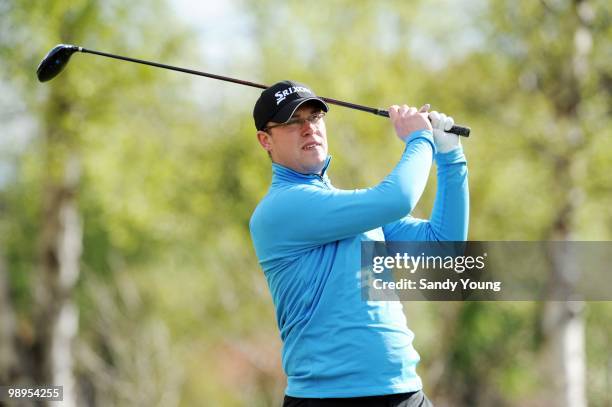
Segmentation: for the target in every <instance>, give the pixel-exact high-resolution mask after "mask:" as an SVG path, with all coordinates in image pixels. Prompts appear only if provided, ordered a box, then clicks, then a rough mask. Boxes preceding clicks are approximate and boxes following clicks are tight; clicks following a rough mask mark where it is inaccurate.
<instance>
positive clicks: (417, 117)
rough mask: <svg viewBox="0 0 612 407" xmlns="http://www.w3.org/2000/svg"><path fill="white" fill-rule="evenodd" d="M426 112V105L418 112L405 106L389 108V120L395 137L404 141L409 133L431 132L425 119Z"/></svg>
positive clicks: (427, 120)
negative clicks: (393, 128)
mask: <svg viewBox="0 0 612 407" xmlns="http://www.w3.org/2000/svg"><path fill="white" fill-rule="evenodd" d="M428 110H429V105H428V104H427V105H424V106H423V107H421V108H420V109H419V110H417V109H416V107H409V106H407V105H402V106H398V105H393V106H391V107H390V108H389V118H390V119H391V122H392V123H393V127H395V132H396V133H397V137H399V138H400V139H401V140H402V141H404V140H406V139H407V138H408V136H409V135H410V134H411V133H413V132H415V131H417V130H429V131H432V127H431V123H430V122H429V119H428V118H427V111H428Z"/></svg>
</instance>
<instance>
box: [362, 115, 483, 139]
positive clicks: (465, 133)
mask: <svg viewBox="0 0 612 407" xmlns="http://www.w3.org/2000/svg"><path fill="white" fill-rule="evenodd" d="M376 110H377V111H376V112H373V113H374V114H377V115H379V116H384V117H389V112H388V111H387V110H384V109H376ZM471 130H472V129H470V128H469V127H466V126H460V125H458V124H455V125H454V126H453V127H451V128H450V130H447V131H446V132H447V133H452V134H456V135H457V136H461V137H470V131H471Z"/></svg>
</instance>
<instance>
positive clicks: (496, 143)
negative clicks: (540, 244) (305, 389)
mask: <svg viewBox="0 0 612 407" xmlns="http://www.w3.org/2000/svg"><path fill="white" fill-rule="evenodd" d="M232 4H233V5H234V7H233V8H232V9H231V10H233V11H232V13H234V14H232V16H230V18H231V19H232V21H238V22H240V24H242V25H243V26H242V25H241V26H240V27H241V30H242V31H241V30H233V31H228V30H223V29H221V28H219V26H216V28H215V27H213V26H211V25H210V23H209V25H205V24H204V23H202V24H200V25H198V24H197V23H195V24H194V22H193V21H192V20H191V21H186V20H185V18H184V17H181V16H180V14H181V13H177V5H176V4H172V3H171V2H165V1H161V0H157V1H155V2H147V4H146V5H145V4H142V3H138V2H136V3H129V2H128V3H126V2H119V1H114V0H113V1H105V2H98V1H93V0H79V1H72V2H68V1H53V2H50V3H49V2H42V3H41V2H31V1H25V0H21V1H17V0H13V1H4V2H0V66H2V70H0V94H1V95H2V96H1V97H0V118H1V119H2V120H1V123H0V384H33V383H62V384H64V385H65V386H66V387H65V389H64V391H65V393H64V394H65V397H66V400H72V402H73V403H74V405H164V406H169V405H186V406H187V405H202V404H206V405H228V406H233V405H236V406H238V405H249V406H253V405H260V406H267V405H278V404H279V403H280V400H281V399H282V393H283V389H284V376H283V373H282V370H281V368H280V360H279V356H280V341H279V338H278V332H277V328H276V325H275V318H274V314H273V309H272V302H271V300H270V296H269V293H268V291H267V285H266V282H265V280H264V279H263V275H262V273H261V271H260V269H259V266H258V264H257V261H256V258H255V255H254V252H253V250H252V248H251V243H250V238H249V234H248V219H249V217H250V214H251V212H252V210H253V209H254V207H255V205H256V204H257V202H258V201H259V199H260V198H261V197H262V196H263V194H264V193H265V191H266V189H267V186H268V183H269V180H270V169H269V161H268V160H267V158H266V157H265V154H264V153H263V152H262V151H260V150H259V149H258V147H257V144H256V141H255V137H254V129H253V125H252V119H251V108H252V105H253V103H254V101H255V100H256V98H257V96H258V93H259V92H258V91H257V90H255V89H249V88H243V87H237V86H235V85H231V84H226V83H221V82H216V81H212V80H207V79H201V78H195V77H194V78H190V77H188V76H186V75H179V74H175V73H171V72H165V71H162V70H156V69H152V68H146V67H139V66H137V65H134V64H127V63H122V62H113V61H110V60H103V59H101V58H97V57H93V56H87V55H75V56H74V57H73V58H74V59H75V60H74V61H73V62H72V64H74V66H72V65H71V67H70V68H69V69H67V70H66V71H65V72H63V73H62V74H61V75H60V76H59V77H58V78H56V79H55V80H54V81H53V82H50V83H49V84H45V85H41V84H39V83H38V82H37V81H36V79H35V75H34V72H35V69H36V66H37V64H38V62H39V61H40V59H41V58H42V56H43V55H44V53H45V52H46V51H48V50H49V49H50V48H51V47H52V46H54V45H55V44H57V43H61V42H65V43H75V44H79V45H83V46H86V47H90V48H93V49H100V50H106V51H109V52H115V53H118V54H128V55H132V56H135V57H141V58H144V59H150V60H158V61H162V62H167V63H171V64H176V65H180V66H187V67H194V68H201V69H203V70H205V71H212V72H219V73H221V74H226V75H229V76H236V77H242V78H244V79H247V80H248V79H250V80H253V81H256V82H262V83H273V82H275V81H277V80H281V79H286V78H291V79H295V80H299V81H301V82H305V83H307V84H309V85H311V86H312V87H313V88H314V89H315V90H316V91H317V92H318V93H319V94H321V95H324V96H331V97H337V98H339V99H343V100H349V101H355V102H357V103H363V104H369V105H372V106H388V105H390V104H393V103H398V102H400V103H403V102H408V103H411V104H415V105H417V104H421V103H424V102H429V103H431V104H432V106H433V107H434V108H435V109H437V110H441V111H444V112H447V113H450V114H451V115H453V116H454V117H455V119H456V121H458V122H460V123H466V124H469V125H471V126H472V129H473V130H472V131H473V137H472V138H470V139H469V140H466V141H465V142H464V148H465V149H466V153H467V156H468V159H469V164H470V185H471V204H472V207H471V210H472V217H471V222H470V227H471V229H470V239H472V240H546V239H569V240H610V238H611V230H612V227H611V226H612V205H610V204H611V203H612V201H611V197H612V190H611V189H612V188H611V185H612V184H611V183H610V182H609V177H608V172H609V171H608V168H609V163H610V162H611V160H612V144H611V143H612V141H611V136H612V134H611V132H612V130H610V124H611V123H610V106H612V103H611V99H610V94H611V92H610V90H611V84H612V80H611V79H612V63H611V62H612V61H611V60H610V57H611V55H612V52H611V48H610V44H611V43H612V41H611V39H612V32H611V28H610V26H611V25H610V10H609V7H607V4H606V3H605V2H604V1H600V0H592V1H587V0H583V1H578V0H575V1H570V0H557V1H552V0H551V1H548V0H546V1H544V0H542V1H539V2H535V1H518V2H511V1H503V2H502V1H500V2H492V1H491V2H486V1H470V2H462V3H461V4H458V3H456V2H452V1H444V0H437V1H433V2H411V4H410V5H407V4H406V3H405V2H401V1H390V2H384V3H380V2H359V3H355V2H349V1H337V2H332V3H331V4H327V3H325V4H323V3H321V4H319V5H317V4H316V3H314V4H313V3H300V2H284V3H280V4H279V3H278V2H273V1H271V0H265V1H256V2H255V1H250V0H243V1H240V2H238V1H236V2H233V3H232ZM182 7H185V6H182ZM187 7H189V6H187ZM192 7H194V8H195V7H197V5H196V4H195V3H194V4H193V6H192ZM225 23H227V21H226V20H223V21H221V20H220V21H219V22H218V24H219V25H222V24H225ZM202 33H204V34H205V35H202ZM241 33H242V34H241ZM244 33H246V34H244ZM240 35H244V36H243V37H241V36H240ZM241 44H242V45H243V47H241ZM244 44H247V46H246V48H247V49H248V50H249V51H250V52H246V53H245V52H242V51H243V50H244V48H245V47H244ZM203 48H204V49H206V48H208V49H212V48H214V49H217V50H218V49H219V48H221V49H222V50H223V52H224V53H223V57H221V58H215V56H214V55H211V54H207V53H205V52H204V53H203V52H201V49H203ZM213 68H214V69H213ZM327 127H328V133H329V139H330V150H331V153H332V155H333V156H334V162H333V166H332V168H331V173H330V176H331V177H332V180H333V181H334V184H335V185H336V186H338V187H343V188H356V187H366V186H368V185H372V184H374V183H376V182H377V181H378V180H380V179H381V178H382V177H384V175H385V174H386V173H387V172H388V171H389V170H390V169H391V168H392V166H393V164H394V162H395V160H396V158H397V157H399V154H400V148H399V147H400V146H399V144H398V142H397V141H395V140H394V138H393V136H392V134H391V133H392V132H391V130H390V128H389V125H388V123H387V122H386V121H385V120H383V119H381V118H376V117H374V116H370V115H367V114H363V113H359V112H355V111H350V110H344V109H342V108H340V107H332V111H331V112H330V115H329V117H328V119H327ZM434 191H435V188H434V187H433V185H430V187H428V189H427V191H426V194H425V196H424V198H423V199H422V201H421V203H420V205H419V207H418V208H417V211H416V213H415V215H416V216H421V217H427V216H428V214H429V211H430V209H431V203H432V202H431V201H432V198H433V193H434ZM559 272H562V270H560V271H559ZM552 281H559V278H558V277H557V278H553V279H552ZM568 305H572V306H573V307H568ZM576 305H577V307H576ZM554 307H556V308H554ZM554 307H553V308H551V307H550V304H549V303H541V304H537V303H528V302H522V303H409V304H408V303H407V304H405V309H406V313H407V316H408V320H409V324H410V327H411V328H412V329H413V330H414V331H415V333H416V344H415V345H416V347H417V349H418V350H419V351H420V353H421V355H422V359H423V362H422V364H421V365H420V369H419V371H420V373H421V375H422V376H423V378H424V381H425V385H426V389H427V393H428V394H429V395H430V396H431V398H432V399H433V400H434V401H435V402H436V405H441V406H444V405H448V406H489V405H508V406H513V405H533V406H536V405H538V406H539V405H570V404H571V405H579V404H574V403H575V402H574V401H572V402H571V403H570V402H569V401H568V400H579V401H578V403H582V402H584V400H585V399H586V400H588V402H589V405H594V406H606V405H610V403H612V393H611V392H610V384H611V380H612V379H611V377H612V371H611V367H610V366H612V356H611V352H610V343H611V341H610V339H611V337H612V328H610V327H611V326H612V307H611V306H610V305H609V304H608V303H586V304H575V303H574V304H564V303H560V304H556V305H555V306H554ZM551 320H552V321H555V322H554V323H552V324H551V323H550V321H551ZM551 326H552V327H555V328H554V329H553V328H551ZM555 352H561V353H555ZM564 352H565V353H564ZM568 352H569V353H568ZM551 355H552V357H551ZM555 355H556V356H555ZM560 355H561V356H560ZM568 355H569V356H568ZM568 363H569V365H568ZM568 366H570V368H568ZM581 369H584V372H582V371H581ZM551 372H553V373H554V372H557V373H560V372H566V373H565V376H564V375H561V374H558V375H555V374H553V373H551ZM572 375H574V376H572ZM557 379H559V380H557ZM563 380H566V381H565V382H564V381H563ZM567 380H569V383H568V382H567ZM69 383H73V385H69ZM559 386H561V387H559ZM568 386H569V387H568ZM559 388H562V389H564V390H565V389H567V388H571V389H572V392H573V393H572V394H574V396H572V395H570V394H566V392H565V391H564V390H563V391H559ZM576 394H577V396H576ZM557 396H561V397H565V398H561V399H557V398H556V397H557ZM571 397H577V398H573V399H572V398H571ZM581 400H582V401H581ZM67 405H68V404H67Z"/></svg>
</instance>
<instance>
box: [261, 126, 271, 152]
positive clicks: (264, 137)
mask: <svg viewBox="0 0 612 407" xmlns="http://www.w3.org/2000/svg"><path fill="white" fill-rule="evenodd" d="M271 138H272V136H271V135H270V134H268V133H266V132H265V131H261V130H260V131H258V132H257V140H258V141H259V144H261V146H262V147H263V148H264V150H266V151H267V152H268V154H269V153H270V151H272V143H271Z"/></svg>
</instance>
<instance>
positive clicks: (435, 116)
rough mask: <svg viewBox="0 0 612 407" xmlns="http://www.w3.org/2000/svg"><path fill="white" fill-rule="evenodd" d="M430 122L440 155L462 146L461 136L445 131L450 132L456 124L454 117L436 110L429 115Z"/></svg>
mask: <svg viewBox="0 0 612 407" xmlns="http://www.w3.org/2000/svg"><path fill="white" fill-rule="evenodd" d="M429 120H430V121H431V127H432V128H433V135H434V142H435V143H436V150H438V153H448V152H449V151H452V150H454V149H456V148H457V147H460V146H461V141H460V140H459V136H457V135H456V134H453V133H447V132H446V131H445V130H450V129H451V127H453V125H454V124H455V121H454V120H453V118H452V117H450V116H447V115H445V114H444V113H438V112H436V111H435V110H434V111H432V112H431V113H429Z"/></svg>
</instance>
